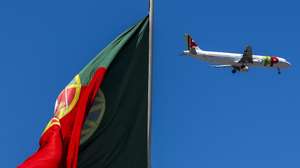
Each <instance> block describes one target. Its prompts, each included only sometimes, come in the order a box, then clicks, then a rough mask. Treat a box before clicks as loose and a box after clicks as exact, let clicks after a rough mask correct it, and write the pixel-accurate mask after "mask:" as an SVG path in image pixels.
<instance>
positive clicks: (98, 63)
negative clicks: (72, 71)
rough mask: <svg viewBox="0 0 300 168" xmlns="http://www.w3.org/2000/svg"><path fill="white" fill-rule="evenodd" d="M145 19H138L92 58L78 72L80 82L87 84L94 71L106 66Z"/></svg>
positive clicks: (141, 25)
mask: <svg viewBox="0 0 300 168" xmlns="http://www.w3.org/2000/svg"><path fill="white" fill-rule="evenodd" d="M144 22H145V20H142V21H140V22H139V23H137V24H136V25H134V26H133V27H131V28H129V29H128V30H127V31H125V32H124V33H122V34H121V35H119V36H118V37H117V38H116V39H115V40H114V41H112V42H111V43H110V44H109V45H107V46H106V47H105V48H104V49H103V50H102V51H101V52H100V53H99V54H97V55H96V57H95V58H94V59H92V60H91V61H90V62H89V64H87V65H86V66H85V67H84V68H83V69H82V70H81V71H80V73H79V76H80V79H81V83H82V84H83V85H87V84H88V83H89V81H90V80H91V78H92V76H93V74H94V73H95V71H96V70H97V69H98V68H100V67H104V68H107V67H108V66H109V64H110V63H111V61H112V60H113V59H114V57H115V56H116V55H117V54H118V53H119V52H120V50H121V48H122V47H123V46H124V45H125V44H126V43H127V42H128V40H129V39H130V38H131V37H132V36H133V34H135V33H136V31H138V30H139V29H141V27H143V26H144V24H143V23H144Z"/></svg>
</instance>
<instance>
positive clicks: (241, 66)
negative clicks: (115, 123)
mask: <svg viewBox="0 0 300 168" xmlns="http://www.w3.org/2000/svg"><path fill="white" fill-rule="evenodd" d="M185 40H186V43H187V50H184V51H183V55H188V56H191V57H195V58H200V59H201V60H203V61H206V62H208V63H211V64H214V65H212V66H213V67H215V68H232V71H231V72H232V73H233V74H235V73H236V72H248V70H249V67H269V68H277V72H278V74H280V73H281V71H280V69H281V68H288V67H290V66H291V64H290V63H289V62H288V61H287V60H286V59H284V58H281V57H277V56H261V55H253V52H252V47H251V46H246V48H245V50H244V53H243V54H239V53H227V52H214V51H204V50H202V49H200V47H199V46H198V45H197V44H196V42H195V41H194V40H193V39H192V37H191V36H190V35H189V34H185Z"/></svg>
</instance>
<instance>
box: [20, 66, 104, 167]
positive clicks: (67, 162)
mask: <svg viewBox="0 0 300 168" xmlns="http://www.w3.org/2000/svg"><path fill="white" fill-rule="evenodd" d="M105 72H106V68H104V67H101V68H99V69H98V70H97V71H96V72H95V73H94V75H93V77H92V79H91V81H90V82H89V84H88V85H87V86H82V88H81V91H80V96H79V100H78V101H77V103H76V105H75V106H74V108H73V109H72V110H71V111H70V112H69V113H68V114H67V115H65V116H63V117H62V118H61V119H57V118H56V117H54V119H53V123H54V124H53V125H50V127H49V128H48V129H46V131H45V132H44V133H43V135H42V137H41V139H40V148H39V150H38V151H37V152H36V153H35V154H33V155H32V156H31V157H29V158H28V159H27V160H26V161H25V162H24V163H22V164H21V165H20V166H19V168H77V160H78V152H79V145H80V135H81V128H82V126H83V124H84V120H85V117H86V115H87V111H88V109H89V107H90V106H91V105H92V103H93V101H94V99H95V96H96V93H97V92H98V89H99V88H100V85H101V83H102V81H103V77H104V74H105ZM71 95H73V94H71ZM71 97H72V96H71ZM58 98H59V99H64V98H63V97H61V96H59V97H58ZM67 101H68V100H67ZM51 122H52V121H51Z"/></svg>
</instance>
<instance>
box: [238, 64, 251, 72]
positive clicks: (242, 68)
mask: <svg viewBox="0 0 300 168" xmlns="http://www.w3.org/2000/svg"><path fill="white" fill-rule="evenodd" d="M248 69H249V67H248V66H247V65H242V66H241V67H240V69H239V71H241V72H247V71H248Z"/></svg>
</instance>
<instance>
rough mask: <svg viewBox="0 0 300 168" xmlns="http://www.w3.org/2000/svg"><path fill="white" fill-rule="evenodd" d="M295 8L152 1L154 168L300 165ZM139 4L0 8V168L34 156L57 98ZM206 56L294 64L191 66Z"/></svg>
mask: <svg viewBox="0 0 300 168" xmlns="http://www.w3.org/2000/svg"><path fill="white" fill-rule="evenodd" d="M299 5H300V4H299V3H297V2H296V1H292V0H285V1H281V2H280V3H279V2H276V1H262V0H252V1H245V0H239V1H233V0H228V1H216V0H209V1H198V0H181V1H178V0H177V1H159V0H156V3H155V25H154V31H155V32H154V58H153V59H154V64H153V68H154V71H153V75H154V76H153V118H152V119H153V124H152V126H153V127H152V128H153V129H152V133H153V134H152V165H153V168H167V167H172V168H183V167H184V168H190V167H203V168H220V167H228V168H253V167H255V168H265V167H272V168H282V167H288V168H299V167H300V161H299V160H300V159H299V158H300V143H299V142H300V133H299V130H300V109H299V104H298V103H299V100H300V89H299V86H300V77H299V75H300V74H299V72H300V71H299V64H300V63H299V62H300V57H299V48H300V47H299V39H300V22H299V20H300V11H299V9H298V7H299ZM147 8H148V2H147V1H146V0H143V1H142V0H127V1H121V0H119V1H96V0H91V1H79V0H72V1H71V0H67V1H59V0H52V1H39V0H27V1H22V0H10V1H8V0H2V1H0V58H1V61H0V70H1V72H2V73H1V74H2V76H1V84H0V93H1V96H0V105H1V118H2V120H1V122H0V131H1V135H0V136H1V138H0V139H1V140H0V148H1V152H0V163H1V167H5V168H10V167H15V166H16V165H17V164H19V163H20V162H22V161H23V160H24V159H25V158H26V157H28V156H29V155H30V154H32V153H33V152H34V151H35V150H36V149H37V148H38V141H39V136H40V135H41V132H42V130H43V129H44V127H45V125H46V123H47V121H48V120H49V118H50V117H51V116H52V113H53V108H54V102H55V99H56V96H57V95H58V94H59V92H60V91H61V89H63V88H64V86H66V85H67V84H68V82H69V81H70V80H71V79H72V78H73V76H74V75H76V74H77V73H78V72H79V71H80V69H81V68H82V67H83V66H84V65H86V64H87V63H88V62H89V60H90V59H92V58H93V57H94V56H95V55H96V54H97V53H98V52H99V51H100V50H101V49H102V48H103V47H105V45H106V44H108V43H109V42H110V41H111V40H112V39H113V38H115V37H116V36H117V35H118V34H119V33H121V32H122V31H124V30H125V29H126V28H128V27H129V26H131V25H133V24H134V23H135V22H136V21H138V20H139V19H141V18H143V17H144V16H145V15H146V14H147ZM185 32H189V33H191V34H192V35H193V37H194V39H195V40H196V41H197V42H198V44H199V45H200V47H201V48H203V49H206V50H216V51H230V52H242V51H243V49H244V47H245V46H246V45H247V44H251V45H252V46H253V50H254V53H255V54H263V55H278V56H282V57H285V58H287V59H288V60H289V61H290V62H291V63H292V64H293V67H292V68H291V69H288V70H283V71H282V74H281V75H277V72H276V70H275V69H274V70H272V69H250V71H249V72H248V73H238V74H235V75H233V74H231V72H230V70H229V69H224V70H222V69H214V68H211V67H209V66H208V64H206V63H204V62H201V61H199V60H197V59H193V58H190V57H184V56H180V55H179V54H180V53H181V52H182V50H183V49H184V48H185V44H184V41H183V34H184V33H185Z"/></svg>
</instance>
